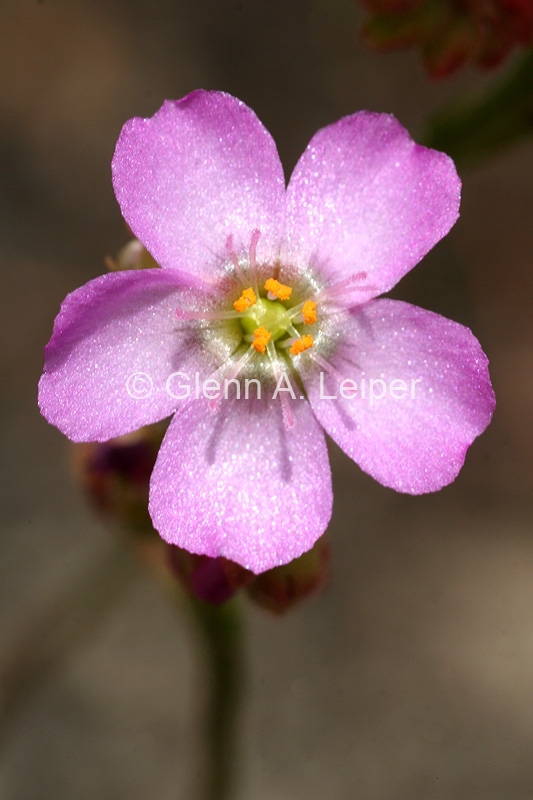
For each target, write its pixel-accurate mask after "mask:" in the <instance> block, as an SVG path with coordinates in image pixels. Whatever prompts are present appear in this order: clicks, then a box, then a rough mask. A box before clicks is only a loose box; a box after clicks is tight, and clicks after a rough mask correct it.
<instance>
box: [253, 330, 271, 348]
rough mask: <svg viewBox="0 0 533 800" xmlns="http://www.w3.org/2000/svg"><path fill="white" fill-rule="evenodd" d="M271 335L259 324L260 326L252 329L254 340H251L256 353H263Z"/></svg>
mask: <svg viewBox="0 0 533 800" xmlns="http://www.w3.org/2000/svg"><path fill="white" fill-rule="evenodd" d="M271 337H272V334H271V333H269V332H268V331H267V329H266V328H265V327H264V326H263V325H261V327H260V328H256V329H255V331H254V340H253V342H252V344H253V347H254V350H257V352H258V353H264V352H265V350H266V346H267V344H268V343H269V341H270V339H271Z"/></svg>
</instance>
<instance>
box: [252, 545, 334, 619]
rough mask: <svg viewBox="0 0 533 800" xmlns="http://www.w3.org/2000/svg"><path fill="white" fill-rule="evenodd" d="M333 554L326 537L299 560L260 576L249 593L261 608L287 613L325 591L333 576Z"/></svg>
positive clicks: (296, 559)
mask: <svg viewBox="0 0 533 800" xmlns="http://www.w3.org/2000/svg"><path fill="white" fill-rule="evenodd" d="M329 554H330V547H329V542H328V541H327V540H326V537H325V536H322V537H321V538H320V539H318V541H317V542H316V543H315V545H314V547H312V548H311V550H308V551H307V553H304V554H303V555H301V556H300V557H299V558H295V559H294V561H291V562H290V563H289V564H284V565H283V566H282V567H275V568H274V569H269V570H268V571H267V572H263V573H262V574H261V575H258V576H257V577H256V578H255V580H254V581H253V582H252V583H250V585H249V586H248V587H247V589H246V591H247V593H248V595H249V597H250V598H251V600H253V601H254V603H257V605H259V606H262V607H263V608H267V609H268V610H269V611H272V612H274V614H283V613H284V612H285V611H288V610H289V608H292V606H294V605H295V604H296V603H299V602H301V601H302V600H304V599H305V598H306V597H310V596H311V595H313V594H317V593H318V592H319V591H320V590H321V589H323V588H324V586H325V585H326V583H327V581H328V577H329Z"/></svg>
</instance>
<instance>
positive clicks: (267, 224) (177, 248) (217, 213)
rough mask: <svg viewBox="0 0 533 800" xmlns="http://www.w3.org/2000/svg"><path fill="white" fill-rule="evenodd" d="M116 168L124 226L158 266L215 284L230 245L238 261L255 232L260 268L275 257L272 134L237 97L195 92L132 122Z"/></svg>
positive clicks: (277, 191) (276, 172) (280, 206)
mask: <svg viewBox="0 0 533 800" xmlns="http://www.w3.org/2000/svg"><path fill="white" fill-rule="evenodd" d="M112 167H113V184H114V187H115V194H116V196H117V199H118V202H119V203H120V207H121V210H122V213H123V215H124V218H125V219H126V221H127V222H128V224H129V225H130V227H131V229H132V230H133V232H134V233H135V235H136V236H137V237H138V238H139V239H140V240H141V241H142V242H143V244H144V245H145V246H146V247H147V248H148V250H149V251H150V252H151V253H152V255H153V256H154V258H155V259H156V261H157V262H158V264H160V265H161V266H162V267H169V268H174V269H178V270H181V271H182V272H183V273H189V274H190V275H191V276H196V278H199V279H205V280H206V281H208V282H209V281H210V280H211V279H212V278H213V275H214V273H215V271H216V269H217V267H218V268H220V267H221V264H222V261H223V260H226V261H227V258H228V254H227V252H226V250H225V247H226V241H227V238H228V236H229V235H230V234H231V235H232V236H233V242H234V247H235V250H236V252H237V254H238V255H239V254H240V253H243V252H245V251H247V250H248V247H249V245H250V238H251V234H252V231H253V230H254V229H259V230H260V231H261V238H260V240H259V244H258V250H257V252H258V257H259V259H261V260H263V261H272V262H273V261H274V260H275V259H276V258H277V256H278V253H279V241H280V236H281V231H282V227H283V222H284V212H285V196H284V195H285V181H284V177H283V169H282V167H281V163H280V160H279V156H278V153H277V150H276V146H275V144H274V141H273V139H272V137H271V136H270V134H269V133H268V131H267V130H266V129H265V128H264V127H263V125H262V124H261V122H260V121H259V120H258V119H257V117H256V115H255V114H254V112H253V111H251V109H249V108H248V107H247V106H246V105H245V104H244V103H241V102H240V101H239V100H237V99H235V98H234V97H231V96H230V95H228V94H224V93H222V92H205V91H202V90H199V91H196V92H193V93H192V94H190V95H188V96H187V97H185V98H183V99H182V100H178V101H166V102H165V103H164V104H163V106H162V107H161V109H160V110H159V111H158V112H157V113H156V114H155V115H154V116H153V117H152V118H150V119H141V118H135V119H132V120H130V121H129V122H127V123H126V125H125V126H124V128H123V129H122V132H121V134H120V138H119V140H118V142H117V146H116V150H115V155H114V158H113V165H112Z"/></svg>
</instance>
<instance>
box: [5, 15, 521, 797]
mask: <svg viewBox="0 0 533 800" xmlns="http://www.w3.org/2000/svg"><path fill="white" fill-rule="evenodd" d="M359 23H360V12H359V11H358V9H357V8H356V7H355V4H354V3H352V2H350V0H287V1H286V2H276V0H249V2H236V1H235V0H176V1H175V2H173V3H171V2H167V1H166V0H165V1H163V2H158V0H128V1H127V2H126V1H124V2H119V1H116V2H107V3H106V2H102V1H100V2H99V1H98V0H92V1H91V0H79V2H74V0H73V1H72V2H68V0H43V2H38V1H37V0H31V1H30V0H11V1H10V0H2V1H1V2H0V63H1V66H0V80H1V87H0V104H1V107H0V159H1V166H0V226H1V240H0V241H1V269H2V284H1V285H2V304H1V306H0V309H1V311H0V326H1V330H2V336H3V342H2V347H1V355H2V357H1V366H0V411H1V413H0V426H1V436H2V440H1V441H2V444H1V452H0V497H1V502H2V528H1V538H0V559H1V563H0V593H1V596H2V600H1V603H2V607H1V619H0V642H1V645H0V665H1V667H2V674H3V677H4V681H3V691H4V695H3V703H4V709H5V715H4V725H3V730H2V751H3V754H2V761H1V766H0V798H1V800H59V799H61V800H62V799H63V798H65V800H94V798H98V800H155V799H156V798H157V800H175V798H177V797H180V798H181V797H183V798H188V797H190V796H191V793H192V787H193V786H194V785H195V780H196V778H197V775H196V772H195V770H196V769H197V767H195V764H197V761H196V755H197V751H198V746H199V738H198V737H199V712H200V709H201V702H202V697H203V693H202V684H201V681H200V680H199V678H198V676H197V670H198V667H197V658H198V651H197V648H196V641H195V638H194V635H193V632H192V631H191V628H190V626H189V624H188V621H187V619H186V617H185V616H183V617H180V616H179V615H178V617H177V618H176V616H175V614H174V613H173V612H172V611H171V609H170V608H169V606H168V605H167V603H166V602H165V599H164V597H163V596H162V594H161V592H160V591H159V589H158V588H157V587H156V586H154V585H153V584H152V583H151V582H150V580H149V579H148V578H147V577H146V576H145V575H143V574H142V573H141V572H140V571H139V570H138V569H137V567H136V566H135V565H134V564H133V563H132V562H131V561H130V560H129V559H128V558H127V557H126V556H122V554H121V553H120V551H119V550H118V548H117V546H116V544H115V542H114V540H113V537H112V536H110V535H109V532H108V531H107V530H106V529H105V528H104V526H103V525H102V524H101V523H100V522H99V521H98V520H96V519H95V518H94V517H93V515H92V514H91V512H90V511H89V510H87V509H86V507H85V504H84V502H83V500H82V498H81V497H80V494H79V492H78V491H77V489H76V488H75V487H74V485H73V481H72V477H71V475H70V473H69V467H68V464H67V459H66V454H67V450H68V448H67V444H66V442H65V441H64V440H63V438H62V437H61V435H60V434H59V433H58V432H57V431H55V430H54V429H52V428H51V427H49V426H48V425H47V424H46V423H45V422H44V420H42V419H41V418H40V417H39V414H38V412H37V409H36V403H35V396H36V384H37V380H38V377H39V373H40V369H41V366H42V347H43V345H44V344H45V343H46V341H47V340H48V338H49V335H50V332H51V326H52V322H53V318H54V316H55V314H56V313H57V310H58V307H59V303H60V301H61V300H62V298H63V297H64V295H65V294H66V292H68V291H70V290H72V289H74V288H75V287H77V286H79V285H80V284H81V283H83V282H84V281H86V280H88V279H90V278H92V277H94V276H96V275H98V274H100V273H101V272H102V271H103V257H104V255H106V254H108V253H113V252H115V250H116V249H117V247H118V246H119V245H120V244H122V242H123V241H124V240H125V238H126V237H125V231H124V227H123V223H122V220H121V218H120V214H119V211H118V207H117V205H116V202H115V200H114V197H113V192H112V188H111V181H110V174H109V162H110V159H111V156H112V153H113V148H114V144H115V141H116V138H117V135H118V133H119V130H120V128H121V125H122V124H123V123H124V121H125V120H126V119H128V118H129V117H131V116H143V115H144V116H149V115H151V114H152V113H154V112H155V110H156V109H157V108H158V107H159V106H160V104H161V102H162V100H163V99H164V98H166V97H168V98H178V97H181V96H183V95H184V94H186V93H187V92H189V91H191V90H192V89H194V88H197V87H200V86H201V87H204V88H216V89H224V90H226V91H229V92H231V93H232V94H235V95H237V96H238V97H240V98H241V99H243V100H244V101H246V102H247V103H248V104H249V105H251V106H252V108H254V110H255V111H256V112H257V113H258V115H259V117H260V118H261V119H262V120H263V122H264V123H265V124H266V126H267V127H268V128H269V129H270V131H271V132H272V133H273V135H274V137H275V139H276V141H277V143H278V146H279V151H280V155H281V158H282V161H283V163H284V165H285V167H286V170H287V174H290V171H291V169H292V167H293V166H294V164H295V161H296V159H297V158H298V155H299V154H300V152H301V151H302V149H303V148H304V147H305V145H306V143H307V141H308V140H309V138H310V136H311V135H312V134H313V133H314V131H315V130H316V129H317V128H318V127H320V126H322V125H324V124H327V123H329V122H332V121H334V120H335V119H337V118H338V117H340V116H341V115H343V114H348V113H351V112H353V111H355V110H358V109H360V108H369V109H371V110H376V111H391V112H394V113H395V114H396V115H397V116H398V117H399V119H400V120H401V121H402V122H403V123H404V124H405V125H406V126H407V127H408V128H409V129H410V130H411V132H412V133H413V135H415V136H418V138H420V137H421V136H423V131H424V121H425V120H426V119H427V117H428V115H429V113H430V112H431V111H432V110H435V109H437V108H439V107H440V106H441V105H442V104H444V103H445V102H447V101H448V100H449V99H451V98H453V97H454V96H455V95H458V94H462V93H467V92H474V91H480V90H482V89H483V88H487V87H488V86H489V85H491V84H492V83H493V82H494V80H497V79H498V76H489V77H486V76H480V75H479V74H477V73H474V72H473V71H469V70H465V71H463V72H462V73H461V74H459V75H458V76H456V77H454V78H453V79H451V80H449V81H447V82H445V83H439V84H434V83H431V82H430V81H429V79H428V78H426V76H425V75H424V73H423V71H422V68H421V66H420V63H419V59H418V57H417V55H416V54H415V53H410V52H409V53H403V54H398V55H390V56H378V55H374V54H372V53H369V52H367V51H365V49H364V48H363V47H362V45H361V44H360V42H359V39H358V36H357V29H358V26H359ZM463 177H464V190H463V213H462V217H461V219H460V221H459V223H458V224H457V226H456V228H455V229H454V231H453V232H452V234H451V235H450V236H449V237H448V238H447V240H446V241H445V242H443V243H441V244H440V245H439V246H438V247H437V248H436V250H435V251H434V252H433V253H432V254H431V255H430V256H429V257H428V258H427V259H426V262H425V264H424V265H422V266H420V267H419V268H418V269H417V270H416V271H415V272H414V273H413V274H411V275H410V276H408V278H406V279H405V280H404V281H403V282H402V284H401V286H400V287H399V289H398V290H396V292H395V295H396V296H398V297H402V298H403V299H406V300H409V301H412V302H416V303H419V304H420V305H423V306H426V307H429V308H432V309H434V310H437V311H440V312H441V313H443V314H445V315H448V316H450V317H453V318H455V319H458V320H460V321H462V322H464V323H465V324H468V325H469V326H471V327H472V328H473V329H474V331H475V333H476V334H477V335H478V337H479V338H480V340H481V341H482V343H483V346H484V348H485V350H486V351H487V353H488V354H489V357H490V359H491V364H492V375H493V379H494V385H495V389H496V392H497V396H498V400H499V406H498V409H497V413H496V415H495V419H494V422H493V425H492V426H491V428H490V429H489V431H488V432H487V433H486V434H485V435H484V436H483V437H482V438H481V439H480V440H479V441H478V442H476V444H475V445H474V446H473V447H472V449H471V451H470V452H469V455H468V458H467V462H466V466H465V467H464V469H463V471H462V473H461V475H460V477H459V478H458V480H457V481H456V483H455V484H454V485H453V486H451V487H449V488H447V489H445V490H443V491H442V492H440V493H438V494H435V495H430V496H426V497H422V498H411V497H405V496H400V495H397V494H395V493H394V492H392V491H390V490H388V489H385V488H383V487H381V486H379V485H377V484H375V483H374V482H373V481H372V480H371V479H370V478H368V477H367V476H365V475H363V474H362V473H361V472H360V471H359V469H358V468H357V467H356V466H355V465H354V464H352V463H351V462H349V460H348V459H347V458H346V457H344V456H343V455H342V454H340V453H339V452H338V451H337V450H336V449H335V448H334V447H332V463H333V470H334V488H335V510H334V516H333V521H332V523H331V528H330V533H331V540H332V542H333V547H334V555H333V562H334V563H333V580H332V582H331V586H330V588H329V590H328V591H327V592H326V593H325V594H324V595H323V596H321V597H320V598H318V599H315V600H313V601H312V602H310V603H308V604H307V605H305V606H304V607H302V608H300V609H299V610H297V611H295V612H293V613H292V614H290V615H289V616H288V617H287V618H286V619H283V620H281V621H278V620H273V619H272V618H270V617H268V616H266V615H265V614H263V613H262V612H260V611H258V610H256V609H254V608H251V607H249V608H247V609H246V617H247V636H248V653H249V665H250V677H249V684H248V703H247V706H246V708H245V713H244V715H243V726H244V728H243V730H244V734H245V736H244V745H243V751H244V752H243V779H242V786H241V792H240V795H239V797H240V798H241V799H242V800H244V798H252V797H253V798H258V800H263V799H264V800H270V799H271V798H272V800H274V798H276V800H284V799H285V798H286V799H287V800H289V799H290V800H300V798H302V800H303V799H304V798H305V800H314V798H317V799H318V798H321V799H322V798H339V799H340V800H345V799H346V800H348V799H350V800H351V799H352V798H361V800H440V799H441V798H442V799H446V800H463V798H464V800H501V798H513V800H526V798H533V765H532V764H533V761H532V759H531V752H532V750H533V710H532V703H533V535H532V526H531V510H532V492H531V489H532V476H533V465H532V460H531V450H532V445H533V422H532V413H531V409H532V402H531V401H532V399H533V376H532V350H533V344H532V337H531V330H532V325H533V323H532V314H531V309H532V278H531V274H532V267H533V225H532V207H533V148H532V146H531V145H530V144H524V145H522V146H519V147H516V148H515V149H514V150H513V151H512V152H509V153H507V154H504V155H501V156H499V157H498V158H495V159H493V161H492V162H491V163H490V164H486V165H483V166H481V167H479V168H477V169H476V170H475V171H470V172H467V173H465V174H464V175H463Z"/></svg>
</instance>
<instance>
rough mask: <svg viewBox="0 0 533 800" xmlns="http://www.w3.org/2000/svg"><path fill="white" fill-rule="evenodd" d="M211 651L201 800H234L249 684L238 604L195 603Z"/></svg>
mask: <svg viewBox="0 0 533 800" xmlns="http://www.w3.org/2000/svg"><path fill="white" fill-rule="evenodd" d="M190 604H191V609H192V612H193V614H194V616H195V618H196V622H197V624H198V627H199V629H200V630H201V631H202V634H203V638H204V643H205V647H206V650H207V669H208V686H209V696H208V698H207V709H206V717H205V741H206V751H205V759H206V762H205V765H204V766H203V769H202V778H203V786H202V792H201V794H200V797H201V798H202V800H229V798H230V797H231V796H232V792H233V790H234V788H235V777H236V772H237V770H236V767H237V764H238V757H237V756H236V752H235V751H236V744H237V736H236V734H237V720H238V713H239V708H240V701H241V696H242V691H243V685H244V684H243V681H244V660H243V646H242V620H241V616H240V613H239V611H240V609H239V607H238V605H237V603H236V602H235V601H229V602H227V603H224V604H223V605H220V606H217V605H211V604H210V603H204V602H202V601H200V600H196V599H192V598H191V601H190Z"/></svg>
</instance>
